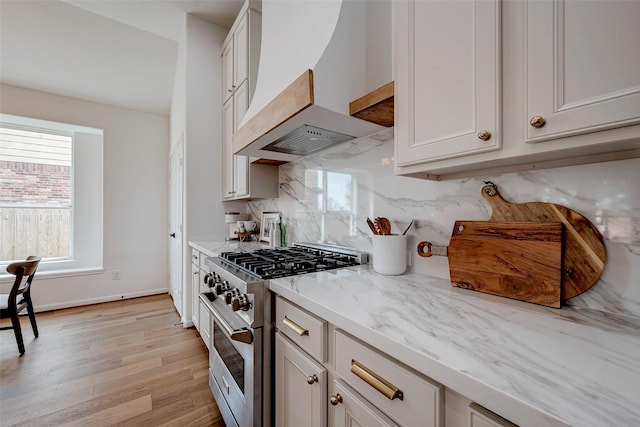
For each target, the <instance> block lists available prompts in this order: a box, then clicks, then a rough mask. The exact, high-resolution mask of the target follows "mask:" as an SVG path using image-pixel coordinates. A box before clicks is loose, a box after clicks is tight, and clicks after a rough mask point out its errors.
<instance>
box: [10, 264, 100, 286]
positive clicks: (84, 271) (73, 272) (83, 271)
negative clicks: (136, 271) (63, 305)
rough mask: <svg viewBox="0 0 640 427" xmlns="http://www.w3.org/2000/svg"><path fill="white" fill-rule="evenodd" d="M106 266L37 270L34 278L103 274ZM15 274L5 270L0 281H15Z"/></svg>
mask: <svg viewBox="0 0 640 427" xmlns="http://www.w3.org/2000/svg"><path fill="white" fill-rule="evenodd" d="M103 273H104V268H102V267H93V268H75V269H68V270H52V271H37V272H36V277H35V279H34V280H40V279H55V278H60V277H72V276H88V275H92V274H103ZM14 277H15V276H14V275H12V274H8V273H5V272H3V273H2V274H0V283H10V282H13V278H14Z"/></svg>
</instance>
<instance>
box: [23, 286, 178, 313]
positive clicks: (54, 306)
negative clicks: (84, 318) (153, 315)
mask: <svg viewBox="0 0 640 427" xmlns="http://www.w3.org/2000/svg"><path fill="white" fill-rule="evenodd" d="M168 293H169V290H168V289H167V288H161V289H148V290H146V291H141V292H131V293H128V294H124V295H123V294H118V295H109V296H103V297H98V298H90V299H84V300H75V301H65V302H62V303H57V304H45V305H38V306H35V307H34V308H35V310H36V313H39V312H43V311H52V310H60V309H63V308H71V307H80V306H83V305H92V304H100V303H102V302H112V301H122V300H125V299H131V298H139V297H148V296H151V295H158V294H168Z"/></svg>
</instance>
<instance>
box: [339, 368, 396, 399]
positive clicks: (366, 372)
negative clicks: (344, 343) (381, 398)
mask: <svg viewBox="0 0 640 427" xmlns="http://www.w3.org/2000/svg"><path fill="white" fill-rule="evenodd" d="M351 373H352V374H354V375H355V376H357V377H358V378H360V379H361V380H362V381H364V382H366V383H367V384H369V385H370V386H371V387H373V388H375V389H376V390H378V391H379V392H380V393H382V394H384V395H385V397H386V398H387V399H389V400H394V399H400V400H404V394H403V393H402V391H401V390H400V389H399V388H398V387H396V386H394V385H393V384H391V383H390V382H389V381H387V380H385V379H384V378H382V377H381V376H380V375H378V374H376V373H375V372H373V371H372V370H371V369H369V368H367V367H366V366H364V365H363V364H361V363H360V362H358V361H357V360H353V359H351Z"/></svg>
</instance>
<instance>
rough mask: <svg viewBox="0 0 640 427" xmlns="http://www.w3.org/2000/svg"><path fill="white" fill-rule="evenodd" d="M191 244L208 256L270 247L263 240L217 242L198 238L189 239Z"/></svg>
mask: <svg viewBox="0 0 640 427" xmlns="http://www.w3.org/2000/svg"><path fill="white" fill-rule="evenodd" d="M189 246H191V247H192V248H194V249H196V250H197V251H200V252H202V253H203V254H205V255H206V256H209V257H216V256H218V255H219V254H220V253H222V252H231V251H243V252H251V251H255V250H256V249H264V248H268V247H269V245H267V244H266V243H261V242H255V241H251V242H238V241H237V240H236V241H229V242H215V241H204V240H196V241H189Z"/></svg>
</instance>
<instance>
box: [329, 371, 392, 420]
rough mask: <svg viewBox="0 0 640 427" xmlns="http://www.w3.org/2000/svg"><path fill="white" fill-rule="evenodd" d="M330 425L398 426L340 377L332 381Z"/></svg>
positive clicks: (330, 390)
mask: <svg viewBox="0 0 640 427" xmlns="http://www.w3.org/2000/svg"><path fill="white" fill-rule="evenodd" d="M329 394H330V397H329V402H330V403H331V405H332V406H331V407H330V408H329V419H330V421H331V424H330V425H333V427H352V426H363V427H365V426H366V427H397V426H398V424H396V423H394V422H393V421H392V420H391V419H389V417H387V416H385V415H384V414H383V413H382V412H381V411H380V410H378V409H376V408H375V407H374V406H373V405H371V404H370V403H369V402H367V401H366V400H365V399H363V398H362V397H361V396H359V395H358V393H356V392H354V391H353V390H352V389H351V388H350V387H349V386H348V385H346V384H344V383H343V382H342V381H340V380H338V379H334V380H333V381H332V382H331V387H330V389H329Z"/></svg>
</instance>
